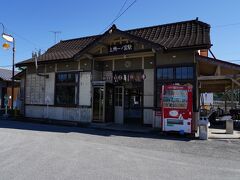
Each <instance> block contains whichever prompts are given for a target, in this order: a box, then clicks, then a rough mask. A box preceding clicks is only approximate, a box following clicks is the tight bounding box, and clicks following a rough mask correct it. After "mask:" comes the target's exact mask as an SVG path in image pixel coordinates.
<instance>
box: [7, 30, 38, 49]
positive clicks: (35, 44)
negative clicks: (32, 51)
mask: <svg viewBox="0 0 240 180" xmlns="http://www.w3.org/2000/svg"><path fill="white" fill-rule="evenodd" d="M5 29H8V28H5ZM8 31H10V32H11V34H14V35H15V36H17V37H19V38H21V39H23V40H25V41H27V42H29V43H30V44H32V45H33V46H34V47H35V48H36V47H37V46H39V44H37V43H36V42H33V41H31V40H29V39H27V38H25V37H23V36H22V35H19V34H17V33H15V32H13V31H12V30H10V29H8Z"/></svg>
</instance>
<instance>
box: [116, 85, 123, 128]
mask: <svg viewBox="0 0 240 180" xmlns="http://www.w3.org/2000/svg"><path fill="white" fill-rule="evenodd" d="M114 92H115V97H114V98H115V107H114V110H115V114H114V119H115V122H116V123H119V124H122V123H123V120H124V106H123V105H124V88H123V86H115V88H114Z"/></svg>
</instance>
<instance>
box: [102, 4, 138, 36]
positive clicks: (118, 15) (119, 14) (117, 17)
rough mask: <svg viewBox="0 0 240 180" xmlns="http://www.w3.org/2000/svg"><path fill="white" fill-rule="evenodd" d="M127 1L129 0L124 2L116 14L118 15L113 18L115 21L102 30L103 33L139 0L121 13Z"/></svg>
mask: <svg viewBox="0 0 240 180" xmlns="http://www.w3.org/2000/svg"><path fill="white" fill-rule="evenodd" d="M127 1H128V0H126V1H125V2H124V3H123V5H122V7H121V9H120V10H119V12H118V14H117V16H116V17H115V18H114V19H113V21H112V22H111V23H110V24H109V25H108V26H107V27H106V28H105V29H104V30H103V31H102V32H101V34H102V33H103V32H105V31H106V30H107V29H108V28H109V27H110V26H112V25H113V24H114V22H115V21H117V20H118V19H119V18H120V17H121V16H122V15H123V14H124V13H125V12H126V11H127V10H128V9H129V8H130V7H132V6H133V5H134V4H135V3H136V2H137V0H134V1H133V2H132V3H131V4H130V5H129V6H128V7H127V8H126V9H125V10H124V11H123V12H122V13H121V11H122V10H123V8H124V7H125V5H126V3H127Z"/></svg>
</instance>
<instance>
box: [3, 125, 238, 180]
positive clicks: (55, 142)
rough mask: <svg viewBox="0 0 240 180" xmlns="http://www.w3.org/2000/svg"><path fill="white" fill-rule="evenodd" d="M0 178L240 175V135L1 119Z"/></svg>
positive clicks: (194, 177)
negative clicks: (166, 133)
mask: <svg viewBox="0 0 240 180" xmlns="http://www.w3.org/2000/svg"><path fill="white" fill-rule="evenodd" d="M0 167H1V168H0V179H1V180H5V179H7V180H9V179H11V180H12V179H24V180H28V179H35V180H37V179H44V180H48V179H49V180H54V179H104V180H107V179H114V180H115V179H124V180H125V179H134V180H142V179H143V180H147V179H156V180H159V179H184V180H186V179H191V180H192V179H201V180H202V179H211V180H212V179H231V180H234V179H237V180H239V179H240V140H229V139H228V140H209V141H200V140H188V139H186V138H173V137H172V138H171V137H163V136H160V135H156V134H155V135H153V134H143V133H142V134H136V133H126V132H119V131H106V130H105V131H103V130H94V129H88V128H77V127H63V126H53V125H43V124H32V123H23V122H14V121H0Z"/></svg>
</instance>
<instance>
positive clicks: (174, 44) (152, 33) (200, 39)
mask: <svg viewBox="0 0 240 180" xmlns="http://www.w3.org/2000/svg"><path fill="white" fill-rule="evenodd" d="M126 32H128V33H130V34H132V35H135V36H138V37H140V38H143V39H146V40H148V41H151V42H154V43H157V44H160V45H162V46H165V47H166V48H168V49H169V48H183V47H191V46H201V45H210V44H211V42H210V26H209V25H208V24H206V23H203V22H200V21H196V20H193V21H185V22H179V23H172V24H165V25H160V26H152V27H146V28H139V29H133V30H128V31H126Z"/></svg>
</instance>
